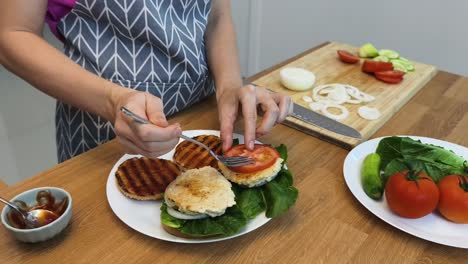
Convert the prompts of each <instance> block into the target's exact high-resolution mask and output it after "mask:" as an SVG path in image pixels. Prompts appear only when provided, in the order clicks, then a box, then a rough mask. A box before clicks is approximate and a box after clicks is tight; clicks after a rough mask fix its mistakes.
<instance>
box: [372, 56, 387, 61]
mask: <svg viewBox="0 0 468 264" xmlns="http://www.w3.org/2000/svg"><path fill="white" fill-rule="evenodd" d="M372 60H375V61H383V62H389V61H390V59H389V58H387V57H385V56H377V57H375V58H373V59H372Z"/></svg>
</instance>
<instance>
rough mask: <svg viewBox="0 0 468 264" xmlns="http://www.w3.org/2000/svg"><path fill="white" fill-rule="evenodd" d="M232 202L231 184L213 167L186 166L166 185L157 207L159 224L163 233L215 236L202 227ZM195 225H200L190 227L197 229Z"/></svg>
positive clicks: (233, 201) (223, 212) (234, 202)
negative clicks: (197, 167) (160, 211)
mask: <svg viewBox="0 0 468 264" xmlns="http://www.w3.org/2000/svg"><path fill="white" fill-rule="evenodd" d="M235 204H236V201H235V194H234V192H233V190H232V185H231V183H230V182H229V181H228V180H226V178H224V177H223V175H221V174H220V173H219V172H218V171H217V170H216V169H214V168H212V167H209V166H206V167H203V168H200V169H190V170H187V171H185V172H183V173H182V174H180V175H179V176H178V177H177V178H176V179H175V180H174V181H172V182H171V183H170V184H169V186H167V188H166V191H165V193H164V205H163V207H162V208H161V210H162V214H161V223H162V225H163V228H164V229H165V230H166V231H167V232H169V233H171V234H173V235H176V236H181V237H187V236H188V237H197V236H198V237H203V236H212V235H217V234H213V232H209V230H208V231H206V230H205V231H204V230H203V228H206V225H209V224H210V222H212V221H216V220H213V219H215V218H219V217H221V216H222V215H224V214H225V213H226V210H227V209H228V208H230V207H232V206H234V205H235ZM197 224H198V225H201V226H200V228H199V230H198V231H196V232H195V231H193V229H194V228H195V229H197V228H196V225H197ZM211 224H212V225H215V224H214V223H211ZM194 225H195V227H194ZM204 225H205V226H204ZM184 226H189V227H188V228H189V229H191V230H192V231H190V230H186V229H187V227H186V228H185V229H184V228H183V227H184ZM215 233H216V232H215ZM219 234H222V232H219Z"/></svg>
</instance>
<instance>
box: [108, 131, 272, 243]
mask: <svg viewBox="0 0 468 264" xmlns="http://www.w3.org/2000/svg"><path fill="white" fill-rule="evenodd" d="M184 135H186V136H188V137H194V136H198V135H216V136H219V131H215V130H188V131H184ZM234 138H238V139H239V142H240V143H244V137H243V136H242V135H239V134H234ZM180 142H182V140H181V141H180ZM180 142H179V143H180ZM258 143H260V142H258ZM173 154H174V150H172V151H171V152H169V153H167V154H165V155H162V156H161V157H160V158H162V159H168V160H172V156H173ZM133 157H139V156H138V155H128V154H126V155H124V156H122V157H121V158H120V159H119V160H118V161H117V163H115V165H114V167H113V168H112V170H111V172H110V173H109V177H108V179H107V187H106V192H107V200H108V201H109V205H110V207H111V208H112V211H114V213H115V215H117V217H118V218H119V219H120V220H122V222H124V223H125V224H126V225H128V226H129V227H131V228H133V229H135V230H136V231H138V232H140V233H143V234H145V235H148V236H150V237H154V238H158V239H161V240H166V241H172V242H179V243H208V242H215V241H221V240H225V239H230V238H234V237H237V236H241V235H243V234H246V233H248V232H250V231H253V230H255V229H257V228H259V227H260V226H262V225H264V224H266V223H267V222H268V221H270V218H267V217H266V216H265V213H261V214H260V215H258V216H257V217H256V218H254V219H252V220H251V221H249V223H248V224H247V225H246V226H245V227H244V229H242V230H241V232H239V233H237V234H235V235H233V236H229V237H219V238H213V239H209V238H204V239H196V238H194V239H187V238H181V237H176V236H173V235H171V234H169V233H167V232H166V231H164V229H163V228H162V227H161V220H160V215H161V214H160V208H161V204H162V202H161V201H137V200H133V199H130V198H127V197H126V196H124V195H123V194H122V193H121V192H120V191H119V189H118V188H117V185H116V182H115V172H116V171H117V168H118V167H119V165H120V164H121V163H122V162H124V161H125V160H127V159H130V158H133Z"/></svg>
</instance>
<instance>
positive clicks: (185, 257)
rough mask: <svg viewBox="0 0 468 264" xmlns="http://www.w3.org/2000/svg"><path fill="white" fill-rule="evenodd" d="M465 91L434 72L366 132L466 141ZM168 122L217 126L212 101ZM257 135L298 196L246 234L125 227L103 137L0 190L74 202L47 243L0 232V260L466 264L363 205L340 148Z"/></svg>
mask: <svg viewBox="0 0 468 264" xmlns="http://www.w3.org/2000/svg"><path fill="white" fill-rule="evenodd" d="M279 66H280V65H276V66H275V67H279ZM275 67H273V68H272V69H274V68H275ZM272 69H269V70H267V71H265V72H262V73H260V74H258V75H256V76H253V79H255V78H258V77H259V76H261V75H262V74H265V73H267V72H269V71H271V70H272ZM467 87H468V78H464V77H461V76H457V75H454V74H450V73H447V72H442V71H441V72H439V73H438V74H437V75H436V76H435V77H434V78H433V79H432V80H431V81H430V82H429V83H428V84H427V85H426V86H425V87H424V88H423V89H422V90H421V91H420V92H419V93H418V94H417V95H416V96H415V97H414V98H413V99H412V100H411V101H410V102H409V103H408V104H407V105H405V106H404V107H403V108H402V109H401V111H400V112H398V113H397V114H396V115H395V116H394V117H393V118H392V119H391V120H390V121H389V122H388V123H387V124H385V125H384V126H383V127H382V128H381V129H380V130H379V131H378V132H377V133H376V134H375V135H374V137H380V136H388V135H418V136H427V137H433V138H438V139H442V140H447V141H451V142H453V143H457V144H460V145H463V146H468V137H467V136H466V133H467V132H466V131H468V89H467ZM171 121H172V122H176V121H177V122H180V123H181V124H182V127H183V128H184V129H186V130H189V129H218V128H219V124H218V121H217V111H216V104H215V100H214V98H209V99H207V100H205V101H203V102H201V103H199V104H197V105H195V106H193V107H192V108H190V110H187V111H184V112H182V113H179V114H177V115H176V116H175V117H173V118H172V119H171ZM260 140H261V141H262V142H264V143H269V144H273V145H278V144H280V143H283V144H285V145H287V146H288V150H289V160H288V167H289V168H290V169H291V171H292V172H293V173H294V179H295V184H294V185H295V186H296V187H297V188H298V189H299V198H298V200H297V203H296V205H295V206H294V207H293V208H292V209H290V210H289V211H288V212H287V213H285V214H284V215H282V216H281V217H279V218H276V219H273V220H271V221H270V222H268V223H267V224H266V225H264V226H262V227H261V228H259V229H257V230H255V231H253V232H251V233H248V234H246V235H243V236H241V237H238V238H235V239H229V240H225V241H222V242H216V243H208V244H176V243H171V242H165V241H161V240H158V239H154V238H151V237H148V236H145V235H143V234H140V233H138V232H136V231H134V230H133V229H131V228H129V227H128V226H127V225H125V224H124V223H123V222H121V221H120V220H119V219H118V218H117V217H116V216H115V215H114V214H113V212H112V210H111V209H110V207H109V204H108V202H107V198H106V181H107V177H108V175H109V172H110V170H111V168H112V167H113V165H114V164H115V162H116V161H117V160H118V159H119V158H120V157H121V156H122V155H123V154H124V152H123V150H122V149H121V148H120V147H119V145H118V143H117V142H116V141H111V142H109V143H107V144H104V145H102V146H100V147H97V148H95V149H93V150H91V151H89V152H87V153H85V154H82V155H80V156H77V157H75V158H73V159H71V160H69V161H67V162H64V163H62V164H60V165H57V166H55V167H52V168H50V169H49V170H47V171H44V172H43V173H40V174H39V175H36V176H34V177H32V178H30V179H27V180H25V181H23V182H20V183H18V184H16V185H13V186H9V187H6V188H3V189H0V196H3V197H6V198H12V197H13V196H15V195H16V194H18V193H20V192H22V191H25V190H28V189H31V188H34V187H39V186H56V187H60V188H64V189H66V190H68V191H69V192H70V193H71V195H72V197H73V201H74V204H73V206H74V211H73V217H72V222H71V224H70V225H69V226H68V227H67V229H66V230H65V231H64V232H63V233H62V234H61V235H60V236H58V237H56V238H54V239H52V240H50V241H48V242H44V243H38V244H26V243H21V242H17V241H16V240H15V239H14V238H13V237H12V236H10V235H9V234H7V231H6V230H5V229H4V228H0V248H1V250H0V263H34V264H39V263H113V264H116V263H466V261H467V258H466V256H467V253H468V251H467V250H464V249H458V248H453V247H448V246H443V245H439V244H435V243H432V242H428V241H425V240H422V239H420V238H417V237H414V236H412V235H409V234H407V233H405V232H403V231H400V230H398V229H396V228H394V227H392V226H390V225H389V224H387V223H385V222H384V221H382V220H380V219H379V218H377V217H376V216H374V215H373V214H372V213H371V212H369V211H368V210H367V209H365V208H364V207H363V206H362V205H361V204H360V203H359V202H358V201H357V200H356V199H355V198H354V196H353V195H352V194H351V192H350V191H349V190H348V187H347V186H346V184H345V181H344V178H343V171H342V168H343V161H344V159H345V157H346V155H347V154H348V151H347V150H345V149H342V148H340V147H337V146H335V145H332V144H330V143H327V142H324V141H321V140H319V139H317V138H314V137H311V136H307V135H305V134H303V133H302V132H299V131H297V130H294V129H293V128H289V127H286V126H283V125H278V126H276V127H275V128H274V129H273V131H272V132H271V133H270V134H269V135H267V136H265V137H263V138H261V139H260ZM38 158H40V157H38ZM467 239H468V236H467Z"/></svg>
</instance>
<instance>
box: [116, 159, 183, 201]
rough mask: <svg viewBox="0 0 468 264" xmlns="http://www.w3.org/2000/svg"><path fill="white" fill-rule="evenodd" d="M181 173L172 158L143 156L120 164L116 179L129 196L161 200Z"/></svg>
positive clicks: (138, 198)
mask: <svg viewBox="0 0 468 264" xmlns="http://www.w3.org/2000/svg"><path fill="white" fill-rule="evenodd" d="M179 174H180V170H179V168H178V167H177V165H176V164H175V163H174V162H172V161H170V160H165V159H151V158H146V157H141V158H132V159H128V160H126V161H124V162H123V163H122V164H120V166H119V167H118V169H117V171H116V173H115V179H116V183H117V187H118V188H119V190H120V192H122V193H123V194H124V195H125V196H127V197H129V198H132V199H136V200H159V199H161V198H162V197H163V195H164V191H165V190H166V187H167V186H168V185H169V183H170V182H172V181H173V180H174V179H176V177H177V176H178V175H179Z"/></svg>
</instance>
